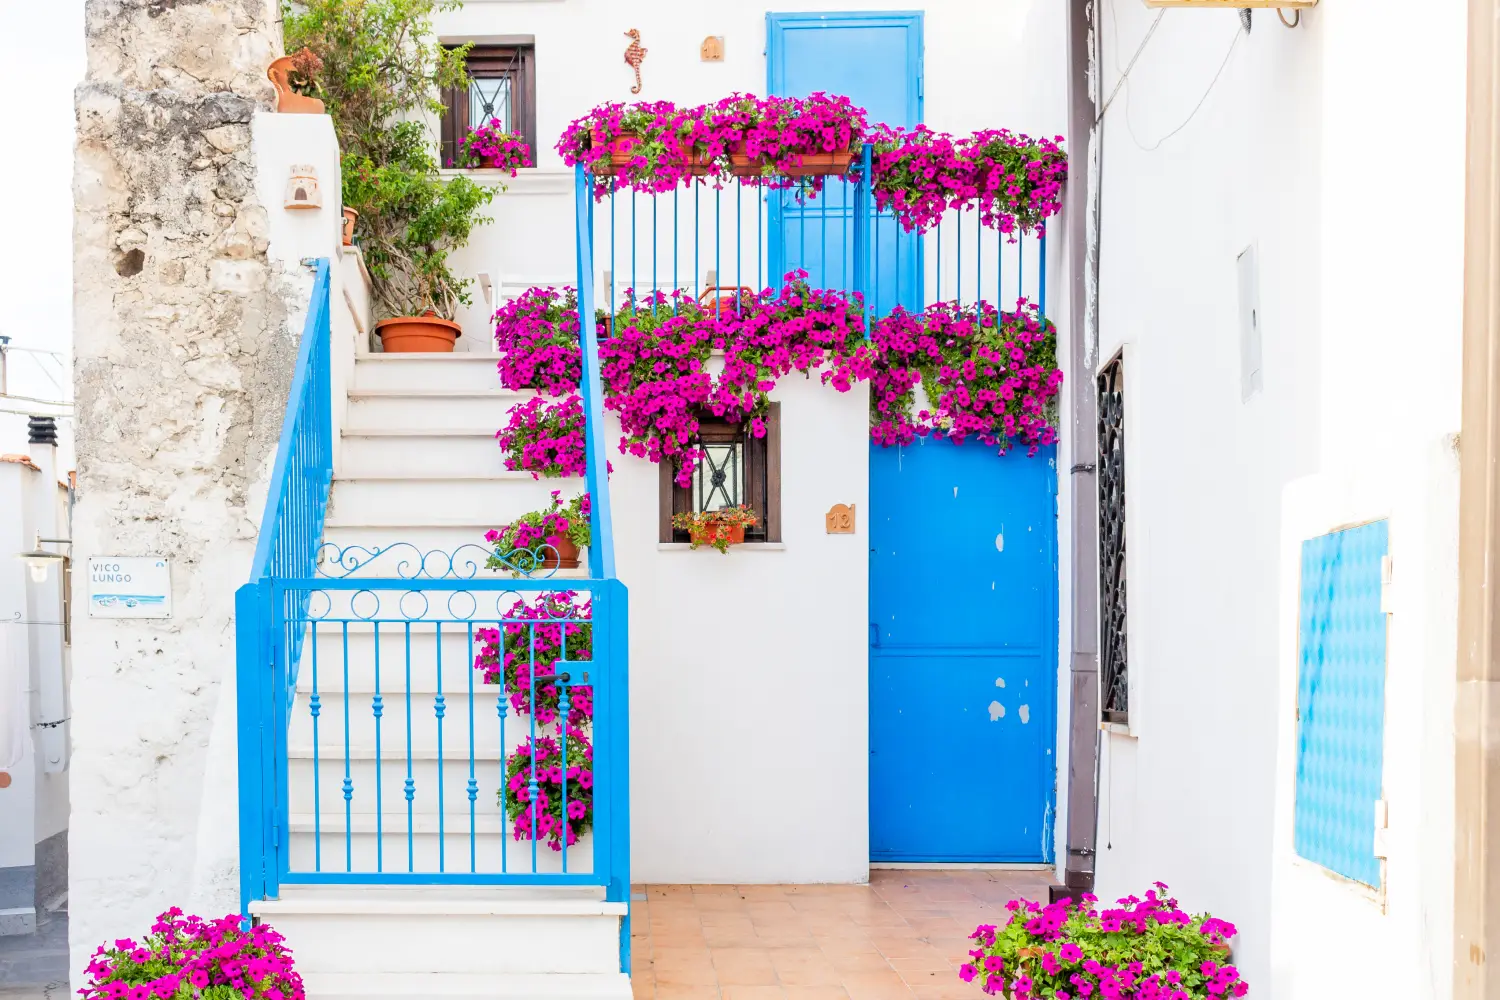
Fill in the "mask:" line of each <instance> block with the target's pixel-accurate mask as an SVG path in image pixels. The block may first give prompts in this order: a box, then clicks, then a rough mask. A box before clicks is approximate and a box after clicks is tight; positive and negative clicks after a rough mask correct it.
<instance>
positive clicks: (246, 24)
mask: <svg viewBox="0 0 1500 1000" xmlns="http://www.w3.org/2000/svg"><path fill="white" fill-rule="evenodd" d="M276 7H277V4H276V0H87V27H86V32H87V43H88V72H87V76H86V78H85V81H84V83H83V84H82V85H81V86H80V87H79V88H78V91H77V95H76V98H77V117H78V146H77V162H76V169H75V177H74V197H75V211H76V221H75V229H74V255H75V261H74V267H75V275H74V276H75V293H74V294H75V300H74V310H75V323H74V327H75V330H76V342H75V343H76V346H75V351H76V369H75V370H76V375H75V379H76V386H75V392H76V397H77V420H78V480H79V502H78V506H77V509H76V512H75V514H76V516H75V528H74V539H75V558H76V559H77V560H79V564H80V568H82V566H84V565H85V564H86V560H87V559H88V557H89V556H91V555H96V554H98V555H163V556H166V557H167V558H168V559H170V560H171V567H172V570H171V571H172V589H173V595H172V596H173V604H174V608H173V615H172V617H171V618H170V619H168V620H162V621H134V622H131V621H102V620H97V619H90V618H89V617H87V611H86V610H85V609H86V600H85V595H84V593H83V592H82V588H83V587H84V585H85V584H84V580H85V576H86V574H85V573H84V572H80V573H79V574H77V580H78V585H79V591H80V592H79V593H78V595H77V598H78V599H77V600H76V601H75V605H74V606H75V607H77V608H79V609H80V613H79V616H78V621H77V624H76V626H75V629H74V664H75V674H74V682H73V706H74V707H73V727H72V732H73V739H74V748H75V749H74V756H73V785H72V794H73V817H72V825H71V841H70V847H71V873H70V892H71V895H70V910H71V922H72V930H71V935H72V951H73V969H74V975H75V977H76V976H77V975H78V970H79V969H80V968H81V966H82V965H83V964H84V961H85V960H86V956H87V954H88V953H89V952H91V951H92V949H93V948H94V947H95V946H96V945H97V944H98V942H100V941H102V940H104V939H105V938H111V939H112V938H114V937H116V936H120V935H124V934H137V933H140V932H142V931H144V930H145V928H146V927H147V926H149V923H150V917H151V916H152V915H153V914H155V913H157V912H158V911H160V910H162V909H165V908H166V907H168V906H170V905H174V904H175V905H181V906H184V907H185V908H186V907H190V908H193V909H196V910H199V911H200V912H209V911H211V912H213V913H214V914H223V913H225V912H229V911H232V910H235V909H236V908H237V906H238V891H237V868H236V851H237V836H236V830H237V826H236V823H237V820H236V814H235V790H234V789H235V772H234V732H233V729H234V628H233V620H232V615H233V606H234V588H235V586H236V585H237V584H238V583H240V582H242V581H244V580H245V579H246V577H247V573H248V567H249V563H250V558H251V554H252V551H253V546H254V541H255V532H256V521H258V519H259V515H260V506H261V504H262V503H263V500H264V491H265V486H264V480H265V478H266V469H267V466H268V463H269V459H270V457H271V456H272V454H273V453H274V449H275V444H276V440H277V435H278V433H279V431H280V423H281V415H282V410H283V408H284V406H285V400H286V392H287V386H288V384H289V381H290V377H291V372H292V368H293V366H294V362H295V357H296V347H297V331H298V329H300V327H299V325H298V317H297V316H296V315H295V314H296V313H297V312H298V311H300V309H301V308H303V305H304V304H305V302H306V296H307V291H306V282H305V280H303V279H302V277H301V276H295V277H294V276H288V275H285V274H283V273H282V271H281V269H280V268H279V267H278V266H276V265H274V264H273V263H272V262H271V261H270V260H269V259H268V257H267V253H266V250H267V245H268V240H269V232H268V218H267V210H266V207H265V206H264V205H262V204H261V203H260V201H259V200H258V197H257V194H256V187H255V176H254V161H253V159H252V149H251V127H250V126H251V118H252V115H253V114H254V112H256V111H258V110H267V109H269V108H270V107H271V106H272V104H273V91H272V88H271V86H270V84H269V82H268V81H267V80H266V75H265V70H266V67H267V65H268V64H269V63H270V61H271V60H272V59H273V58H274V57H275V56H277V55H279V54H280V45H281V42H280V30H279V25H278V24H277V11H276ZM335 190H336V188H335ZM257 484H259V489H258V490H257ZM76 985H78V984H77V983H75V986H76Z"/></svg>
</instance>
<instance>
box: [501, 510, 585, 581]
mask: <svg viewBox="0 0 1500 1000" xmlns="http://www.w3.org/2000/svg"><path fill="white" fill-rule="evenodd" d="M589 513H590V504H589V495H588V494H587V493H580V494H578V496H576V497H574V498H573V499H572V500H569V501H568V502H567V503H566V504H565V503H563V499H562V490H553V491H552V502H551V504H550V505H549V506H548V507H547V508H546V509H545V510H534V511H530V512H528V513H525V514H522V515H521V516H520V517H518V518H516V519H515V520H514V521H512V522H511V523H509V524H502V525H501V526H500V527H498V528H491V529H490V530H489V531H487V532H485V534H484V540H485V541H487V542H489V543H490V545H492V546H494V554H492V555H491V556H490V558H489V561H488V562H486V563H485V568H486V569H506V570H512V571H514V572H530V571H531V570H533V569H535V568H536V567H537V566H539V565H541V563H542V560H543V559H544V558H545V556H546V554H548V552H547V550H551V554H556V553H557V547H558V546H559V545H561V544H562V542H563V539H567V540H568V541H570V542H572V543H573V544H574V545H576V546H578V547H579V548H580V549H581V548H585V547H587V546H588V544H589Z"/></svg>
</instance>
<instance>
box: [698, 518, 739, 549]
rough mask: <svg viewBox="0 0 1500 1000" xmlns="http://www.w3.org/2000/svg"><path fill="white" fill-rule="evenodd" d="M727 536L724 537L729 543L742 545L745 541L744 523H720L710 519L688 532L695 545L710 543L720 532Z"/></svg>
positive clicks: (716, 538)
mask: <svg viewBox="0 0 1500 1000" xmlns="http://www.w3.org/2000/svg"><path fill="white" fill-rule="evenodd" d="M721 532H722V533H724V534H725V535H727V536H728V537H727V538H726V539H725V540H726V541H728V542H729V544H730V545H743V544H744V543H745V525H744V524H743V523H739V524H720V523H718V522H715V521H710V522H708V523H707V524H705V525H703V526H702V527H701V528H693V529H692V530H690V531H689V532H688V537H689V538H691V539H692V540H693V542H694V543H695V544H697V545H712V544H713V543H714V542H715V541H716V540H718V539H719V538H720V533H721Z"/></svg>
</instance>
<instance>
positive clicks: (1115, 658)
mask: <svg viewBox="0 0 1500 1000" xmlns="http://www.w3.org/2000/svg"><path fill="white" fill-rule="evenodd" d="M1098 389H1099V632H1100V635H1099V641H1100V646H1099V688H1100V716H1101V718H1102V719H1103V720H1104V721H1105V722H1109V723H1114V724H1118V725H1127V724H1129V722H1130V660H1129V657H1128V646H1127V642H1126V636H1127V634H1128V633H1127V629H1126V623H1127V619H1126V615H1125V590H1126V588H1125V582H1126V581H1125V362H1124V359H1123V358H1122V357H1119V356H1116V357H1115V359H1114V360H1113V361H1111V362H1110V363H1109V364H1107V365H1105V366H1104V369H1103V371H1101V372H1100V373H1099V379H1098Z"/></svg>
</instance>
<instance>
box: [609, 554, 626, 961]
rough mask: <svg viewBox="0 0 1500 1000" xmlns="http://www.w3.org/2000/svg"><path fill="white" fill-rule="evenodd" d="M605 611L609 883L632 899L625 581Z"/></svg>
mask: <svg viewBox="0 0 1500 1000" xmlns="http://www.w3.org/2000/svg"><path fill="white" fill-rule="evenodd" d="M604 587H605V590H604V593H605V595H606V601H605V610H606V613H607V614H608V616H609V617H608V620H609V636H608V642H609V645H608V646H607V647H606V648H607V649H608V654H607V655H608V656H609V661H608V674H609V676H608V681H607V684H606V687H608V688H609V692H610V700H609V716H608V720H609V735H608V750H607V752H608V754H609V756H608V757H607V758H606V762H607V766H608V767H609V789H610V790H609V798H610V803H611V807H610V823H611V829H610V832H609V845H610V861H609V885H608V886H607V888H606V889H605V898H606V899H607V900H610V901H612V902H617V903H626V904H627V906H628V904H629V902H630V689H629V683H630V681H629V677H630V671H629V670H628V669H627V668H626V664H627V663H628V662H629V658H630V597H629V594H628V593H627V591H626V589H625V587H624V585H623V584H621V583H619V582H618V581H611V582H609V583H606V584H605V585H604ZM620 971H621V972H629V971H630V914H629V911H628V910H627V911H626V915H625V919H624V920H623V921H621V922H620Z"/></svg>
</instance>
